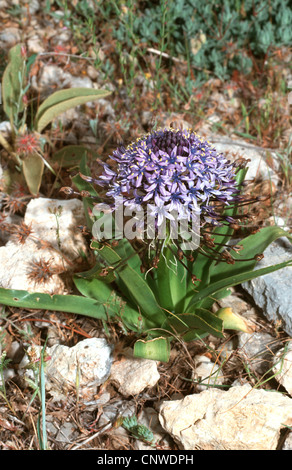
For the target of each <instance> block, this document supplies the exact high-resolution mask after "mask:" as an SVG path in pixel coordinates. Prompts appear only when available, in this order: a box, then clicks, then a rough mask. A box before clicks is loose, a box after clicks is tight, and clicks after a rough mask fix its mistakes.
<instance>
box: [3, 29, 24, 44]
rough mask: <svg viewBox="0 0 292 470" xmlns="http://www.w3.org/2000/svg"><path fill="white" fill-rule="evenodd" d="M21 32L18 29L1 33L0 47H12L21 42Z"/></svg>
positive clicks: (5, 30)
mask: <svg viewBox="0 0 292 470" xmlns="http://www.w3.org/2000/svg"><path fill="white" fill-rule="evenodd" d="M20 40H21V37H20V30H19V29H18V28H13V27H11V28H5V29H4V30H3V31H2V32H1V33H0V46H1V47H12V46H14V44H16V43H17V42H20Z"/></svg>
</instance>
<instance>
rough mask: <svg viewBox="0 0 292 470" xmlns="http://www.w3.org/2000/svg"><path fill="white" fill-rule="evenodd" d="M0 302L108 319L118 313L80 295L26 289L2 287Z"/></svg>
mask: <svg viewBox="0 0 292 470" xmlns="http://www.w3.org/2000/svg"><path fill="white" fill-rule="evenodd" d="M0 304H3V305H10V306H11V307H18V308H31V309H46V310H53V311H55V310H56V311H62V312H69V313H76V314H81V315H84V316H88V317H92V318H97V319H101V320H108V318H109V317H110V316H114V315H115V314H116V312H115V311H112V310H110V309H109V308H107V305H106V304H104V303H103V302H102V301H97V300H96V299H90V298H88V297H82V296H79V295H49V294H43V293H38V292H33V293H31V292H28V291H25V290H15V289H4V288H0Z"/></svg>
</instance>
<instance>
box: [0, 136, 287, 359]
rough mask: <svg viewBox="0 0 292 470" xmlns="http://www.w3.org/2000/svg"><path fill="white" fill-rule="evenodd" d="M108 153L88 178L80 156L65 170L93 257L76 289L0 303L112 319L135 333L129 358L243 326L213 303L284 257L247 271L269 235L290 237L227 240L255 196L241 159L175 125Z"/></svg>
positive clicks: (155, 355)
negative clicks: (76, 165) (71, 170)
mask: <svg viewBox="0 0 292 470" xmlns="http://www.w3.org/2000/svg"><path fill="white" fill-rule="evenodd" d="M110 161H111V164H110V165H109V164H104V163H102V162H100V163H101V165H102V168H101V174H100V175H99V176H97V177H96V178H93V177H92V176H90V172H89V169H88V168H87V166H86V162H85V160H84V159H83V161H82V162H81V167H80V174H79V175H77V176H75V177H74V178H73V181H74V183H75V185H76V186H77V188H78V191H79V192H76V191H74V190H73V189H72V188H63V190H64V191H65V193H67V194H69V195H70V194H72V195H75V194H81V195H82V196H83V198H84V206H85V209H86V214H87V220H88V225H89V228H90V229H91V230H92V233H93V236H94V238H93V240H92V242H91V247H92V249H93V250H94V254H95V259H96V262H95V264H94V265H93V266H92V268H91V269H90V270H89V271H87V272H83V273H79V274H77V275H75V276H74V282H75V286H76V287H77V289H78V290H79V292H80V293H81V294H82V295H81V296H79V295H77V296H73V295H66V296H57V295H55V296H53V297H50V296H48V295H46V294H28V293H24V292H23V291H9V292H8V291H7V290H5V289H0V302H1V303H3V304H5V303H6V304H9V305H18V306H23V307H25V306H28V307H29V308H34V307H35V308H47V309H48V308H49V309H54V310H63V311H64V310H65V311H70V312H74V313H81V314H83V315H89V316H92V317H95V318H100V319H102V320H104V321H105V322H106V321H108V320H111V321H112V320H113V319H114V320H115V321H117V322H118V323H119V324H120V325H121V326H122V328H123V329H124V331H125V332H127V331H131V332H134V333H135V336H136V338H135V340H136V342H135V344H134V353H135V355H136V356H139V357H147V358H151V359H156V360H163V361H167V360H168V358H169V351H170V344H171V341H173V340H174V339H177V338H179V339H181V340H183V341H191V340H194V339H196V338H200V337H203V336H206V335H208V334H209V333H212V334H213V335H216V336H219V337H223V336H224V328H226V329H229V328H230V329H240V330H245V331H247V329H248V327H247V325H246V323H245V322H244V320H243V319H241V318H239V317H238V316H237V315H235V314H233V313H232V311H231V310H230V309H224V310H222V309H221V310H218V311H217V312H215V313H214V311H211V307H212V305H213V304H214V302H215V301H216V300H218V299H220V298H222V297H224V296H226V295H228V294H229V290H228V288H229V287H231V286H235V285H237V284H240V283H242V282H244V281H247V280H250V279H253V278H255V277H258V276H261V275H263V274H266V273H269V272H272V271H276V270H277V269H281V268H283V267H285V266H287V265H291V264H292V260H291V261H288V262H286V263H280V264H277V265H273V266H270V267H267V268H262V269H257V270H256V271H254V267H255V265H256V263H257V261H258V260H260V259H261V258H262V256H263V255H262V253H263V251H264V250H265V248H266V247H267V246H268V245H269V244H270V243H271V242H272V241H273V240H275V239H276V238H278V237H280V236H287V237H289V238H291V236H290V235H289V234H288V233H286V232H284V231H283V230H282V229H280V228H278V227H266V228H263V229H261V230H259V231H257V232H256V233H253V234H251V235H249V236H247V237H246V238H245V239H243V240H242V241H241V242H236V244H235V243H234V242H232V236H233V234H234V231H236V230H237V229H238V228H239V227H240V226H241V225H244V224H246V222H247V220H248V219H249V216H248V214H245V212H244V208H245V206H246V205H249V204H251V203H253V202H256V200H260V199H261V198H256V199H255V198H252V197H250V196H249V195H247V194H246V195H245V194H243V193H244V191H243V188H244V177H245V175H246V171H247V169H246V166H245V164H246V162H234V163H232V162H230V161H228V160H227V159H226V158H225V157H224V155H222V154H218V152H217V151H216V149H215V148H213V147H212V145H211V144H210V143H209V142H207V141H204V140H203V139H201V138H200V137H198V136H197V134H196V133H195V132H193V131H192V130H179V129H173V128H166V129H159V130H156V131H154V132H152V133H150V134H147V135H145V136H143V137H141V138H140V139H138V140H137V141H136V142H134V143H132V144H130V145H129V146H128V147H127V148H124V147H122V148H119V149H117V150H116V151H115V152H114V153H113V155H112V157H111V159H110ZM94 185H97V186H99V188H101V189H100V190H99V191H98V192H97V191H96V190H95V189H94ZM96 202H98V203H97V204H96ZM179 228H180V229H181V230H179Z"/></svg>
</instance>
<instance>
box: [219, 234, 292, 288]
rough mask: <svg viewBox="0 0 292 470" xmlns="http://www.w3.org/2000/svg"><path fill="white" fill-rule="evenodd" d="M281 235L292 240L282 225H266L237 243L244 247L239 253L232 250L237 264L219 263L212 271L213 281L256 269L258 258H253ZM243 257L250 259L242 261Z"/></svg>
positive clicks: (291, 236)
mask: <svg viewBox="0 0 292 470" xmlns="http://www.w3.org/2000/svg"><path fill="white" fill-rule="evenodd" d="M280 237H287V238H288V239H290V240H292V235H291V234H289V233H288V232H286V231H285V230H283V229H282V228H280V227H277V226H272V227H264V228H262V229H260V231H259V232H257V233H254V234H252V235H249V236H248V237H246V238H244V239H243V240H242V241H241V242H239V243H237V245H240V246H242V247H243V249H242V250H240V251H239V252H238V253H236V252H234V251H232V256H233V258H234V259H235V260H239V261H235V264H227V263H219V264H218V265H217V266H215V267H214V268H213V270H212V273H211V282H212V283H213V282H216V281H219V280H220V279H222V278H226V277H230V276H233V275H235V274H239V273H242V272H247V271H251V270H252V269H254V267H255V265H256V263H257V260H256V259H253V258H254V257H255V256H256V255H259V254H262V253H264V251H265V249H266V248H267V247H268V246H269V245H270V244H271V243H272V242H273V241H275V240H277V239H278V238H280ZM241 259H250V261H240V260H241Z"/></svg>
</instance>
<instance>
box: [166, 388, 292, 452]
mask: <svg viewBox="0 0 292 470" xmlns="http://www.w3.org/2000/svg"><path fill="white" fill-rule="evenodd" d="M159 420H160V423H161V425H162V427H163V428H164V429H165V430H166V431H167V432H168V433H169V434H170V435H171V436H172V437H173V439H174V440H175V441H176V442H177V443H178V445H179V447H180V448H181V449H184V450H200V449H202V450H275V449H276V448H277V444H278V439H279V437H280V431H281V429H282V428H284V427H285V426H286V425H288V426H291V424H292V399H291V398H288V397H286V396H284V395H282V394H281V393H277V392H275V391H266V390H260V389H252V388H251V387H250V385H249V384H246V385H243V386H234V387H231V388H230V389H229V390H228V391H226V392H225V391H223V390H218V389H215V388H212V389H209V390H205V391H203V392H201V393H199V394H194V395H188V396H186V397H185V398H183V399H182V400H176V401H164V402H163V403H162V404H161V406H160V410H159Z"/></svg>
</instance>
